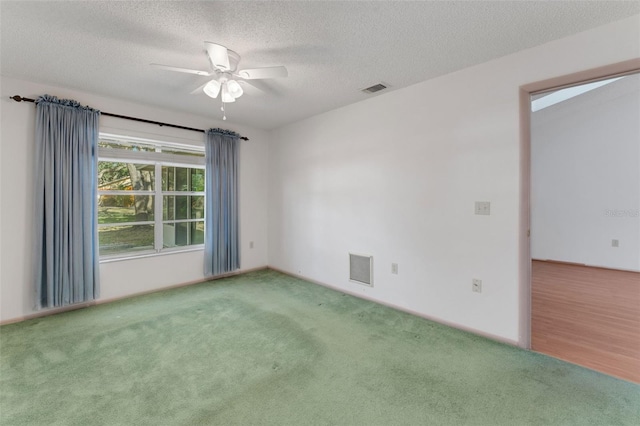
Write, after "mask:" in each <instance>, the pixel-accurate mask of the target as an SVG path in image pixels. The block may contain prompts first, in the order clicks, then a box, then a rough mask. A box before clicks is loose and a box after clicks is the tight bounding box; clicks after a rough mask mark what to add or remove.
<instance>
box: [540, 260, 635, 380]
mask: <svg viewBox="0 0 640 426" xmlns="http://www.w3.org/2000/svg"><path fill="white" fill-rule="evenodd" d="M531 286H532V298H531V299H532V300H531V348H532V349H533V350H534V351H537V352H542V353H545V354H547V355H551V356H553V357H556V358H560V359H563V360H566V361H569V362H572V363H575V364H579V365H582V366H585V367H588V368H591V369H594V370H597V371H601V372H603V373H606V374H610V375H612V376H616V377H619V378H622V379H625V380H629V381H632V382H636V383H640V273H638V272H627V271H618V270H612V269H603V268H594V267H588V266H582V265H572V264H565V263H558V262H547V261H538V260H534V261H533V262H532V278H531Z"/></svg>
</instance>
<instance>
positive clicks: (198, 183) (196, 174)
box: [191, 169, 204, 192]
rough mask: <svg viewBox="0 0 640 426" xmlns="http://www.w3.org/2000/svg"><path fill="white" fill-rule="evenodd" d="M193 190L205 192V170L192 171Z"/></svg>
mask: <svg viewBox="0 0 640 426" xmlns="http://www.w3.org/2000/svg"><path fill="white" fill-rule="evenodd" d="M191 190H192V191H196V192H204V169H191Z"/></svg>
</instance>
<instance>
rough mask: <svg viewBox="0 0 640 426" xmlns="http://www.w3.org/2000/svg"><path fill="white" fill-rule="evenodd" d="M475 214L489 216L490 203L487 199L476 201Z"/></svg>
mask: <svg viewBox="0 0 640 426" xmlns="http://www.w3.org/2000/svg"><path fill="white" fill-rule="evenodd" d="M476 214H480V215H486V216H489V215H490V214H491V203H490V202H489V201H476Z"/></svg>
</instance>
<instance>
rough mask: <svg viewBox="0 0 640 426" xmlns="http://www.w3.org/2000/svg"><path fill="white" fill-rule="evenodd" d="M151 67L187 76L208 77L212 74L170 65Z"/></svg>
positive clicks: (153, 65)
mask: <svg viewBox="0 0 640 426" xmlns="http://www.w3.org/2000/svg"><path fill="white" fill-rule="evenodd" d="M150 65H151V66H152V67H156V68H160V69H163V70H167V71H177V72H185V73H187V74H196V75H204V76H209V75H211V74H213V73H212V72H209V71H200V70H192V69H189V68H180V67H172V66H170V65H162V64H150Z"/></svg>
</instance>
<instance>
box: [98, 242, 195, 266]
mask: <svg viewBox="0 0 640 426" xmlns="http://www.w3.org/2000/svg"><path fill="white" fill-rule="evenodd" d="M203 250H204V244H201V245H197V246H190V247H181V248H177V249H165V250H163V251H161V252H155V251H153V252H148V251H147V252H142V253H136V254H127V255H119V254H114V255H110V256H103V257H101V258H100V263H113V262H121V261H124V260H135V259H144V258H147V257H157V256H167V255H172V254H179V253H189V252H193V251H203Z"/></svg>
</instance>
